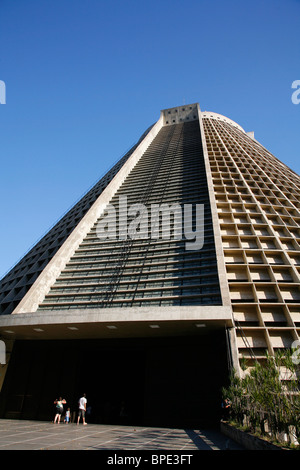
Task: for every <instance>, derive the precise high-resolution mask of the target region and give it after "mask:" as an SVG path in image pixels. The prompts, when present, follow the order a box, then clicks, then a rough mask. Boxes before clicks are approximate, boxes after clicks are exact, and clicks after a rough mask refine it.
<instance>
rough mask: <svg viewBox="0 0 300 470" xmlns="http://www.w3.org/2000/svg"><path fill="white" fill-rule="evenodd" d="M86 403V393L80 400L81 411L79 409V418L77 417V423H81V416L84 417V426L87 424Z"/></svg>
mask: <svg viewBox="0 0 300 470" xmlns="http://www.w3.org/2000/svg"><path fill="white" fill-rule="evenodd" d="M86 404H87V399H86V394H85V393H84V394H83V396H82V397H81V398H80V399H79V401H78V406H79V411H78V419H77V424H79V421H80V418H81V417H82V422H83V425H84V426H86V424H87V423H86V422H85V412H86Z"/></svg>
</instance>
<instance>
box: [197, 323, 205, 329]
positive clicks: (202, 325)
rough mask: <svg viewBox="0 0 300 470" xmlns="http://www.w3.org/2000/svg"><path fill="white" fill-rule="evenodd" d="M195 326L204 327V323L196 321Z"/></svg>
mask: <svg viewBox="0 0 300 470" xmlns="http://www.w3.org/2000/svg"><path fill="white" fill-rule="evenodd" d="M196 327H197V328H205V327H206V325H205V324H204V323H196Z"/></svg>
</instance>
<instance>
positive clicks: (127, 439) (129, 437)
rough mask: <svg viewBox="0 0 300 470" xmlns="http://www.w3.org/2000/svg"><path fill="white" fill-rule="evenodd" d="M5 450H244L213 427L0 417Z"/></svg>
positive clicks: (0, 438)
mask: <svg viewBox="0 0 300 470" xmlns="http://www.w3.org/2000/svg"><path fill="white" fill-rule="evenodd" d="M1 450H120V451H121V450H122V451H123V450H124V451H142V450H155V451H164V450H169V451H171V452H172V451H192V452H193V451H197V450H244V449H243V448H242V447H241V446H240V445H238V444H236V443H235V442H234V441H232V440H231V439H229V438H228V437H226V436H224V435H223V434H222V433H221V432H218V431H213V430H192V429H165V428H147V427H133V426H120V425H99V424H87V426H83V424H82V423H80V424H79V425H77V424H64V423H60V424H54V423H51V422H50V423H49V422H40V421H25V420H24V421H23V420H22V421H19V420H8V419H2V420H0V451H1Z"/></svg>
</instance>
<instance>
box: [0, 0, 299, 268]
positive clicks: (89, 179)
mask: <svg viewBox="0 0 300 470" xmlns="http://www.w3.org/2000/svg"><path fill="white" fill-rule="evenodd" d="M299 25H300V1H299V0H252V1H243V0H236V1H233V0H226V1H224V0H185V1H183V0H180V1H179V0H159V1H158V0H152V1H149V0H143V1H135V0H134V1H132V0H126V1H125V0H119V1H116V0H106V1H102V0H26V1H25V0H0V44H1V54H0V80H3V81H4V82H5V84H6V104H5V105H0V155H1V185H0V191H1V193H0V201H1V230H0V277H2V276H3V275H4V273H5V272H6V271H7V270H8V269H9V268H10V267H11V266H12V265H13V264H15V262H16V261H17V260H18V259H19V258H20V257H21V256H23V254H24V253H25V252H26V251H27V250H28V249H29V248H30V246H31V245H33V244H34V243H35V242H36V241H37V239H39V238H40V237H41V236H42V235H43V234H44V233H45V232H46V231H47V230H48V228H49V227H50V226H51V225H52V224H53V223H54V222H55V221H56V220H57V219H59V218H60V217H61V215H62V214H63V213H64V212H65V211H66V210H67V209H68V208H69V207H70V206H72V205H73V204H74V203H75V202H76V201H77V200H78V199H79V198H80V196H81V195H82V194H83V193H85V192H86V190H87V189H88V188H89V187H90V186H91V185H92V184H93V183H95V182H96V180H97V179H98V178H99V177H100V176H102V175H103V174H104V173H105V172H106V171H107V169H108V168H110V167H111V165H112V164H113V163H114V162H116V161H117V160H118V159H119V158H120V157H121V156H122V155H123V154H124V153H125V151H126V150H128V148H129V147H130V146H131V145H132V144H134V143H135V142H136V140H137V139H138V138H139V137H140V135H141V134H142V133H143V132H144V130H145V129H146V128H147V127H148V126H149V125H151V124H152V123H154V122H155V121H156V120H157V119H158V118H159V113H160V110H161V109H164V108H168V107H173V106H178V105H181V104H184V103H185V104H188V103H194V102H199V104H200V107H201V109H202V110H203V111H204V110H209V111H214V112H217V113H220V114H224V115H225V116H227V117H229V118H231V119H233V120H235V121H236V122H238V123H239V124H240V125H241V126H242V127H243V128H244V129H245V130H246V131H253V130H254V131H255V136H256V138H257V140H259V142H261V143H262V144H263V145H264V146H265V147H266V148H267V149H268V150H270V151H271V152H272V153H273V154H274V155H276V156H277V157H278V158H279V159H280V160H282V161H283V162H284V163H286V164H287V165H288V166H290V167H291V168H292V169H293V170H294V171H296V172H297V173H300V159H299V156H300V132H299V130H300V129H299V124H300V104H299V105H295V104H293V103H292V101H291V95H292V92H293V90H292V88H291V84H292V82H293V81H294V80H300V26H299Z"/></svg>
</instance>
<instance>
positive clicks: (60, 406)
mask: <svg viewBox="0 0 300 470" xmlns="http://www.w3.org/2000/svg"><path fill="white" fill-rule="evenodd" d="M66 403H67V402H66V400H65V399H64V398H62V397H59V399H56V400H55V401H54V405H55V408H56V414H55V418H54V423H56V422H57V423H58V424H59V423H60V419H61V415H62V414H63V412H64V405H65V404H66Z"/></svg>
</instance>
